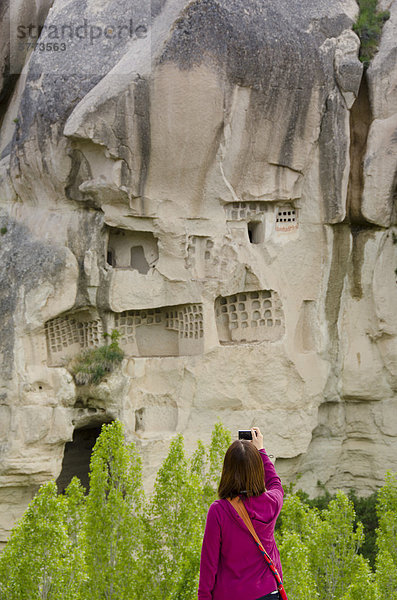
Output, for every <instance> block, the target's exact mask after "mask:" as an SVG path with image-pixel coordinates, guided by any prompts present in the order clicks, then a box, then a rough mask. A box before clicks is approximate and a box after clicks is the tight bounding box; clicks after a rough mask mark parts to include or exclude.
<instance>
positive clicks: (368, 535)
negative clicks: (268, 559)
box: [278, 482, 378, 568]
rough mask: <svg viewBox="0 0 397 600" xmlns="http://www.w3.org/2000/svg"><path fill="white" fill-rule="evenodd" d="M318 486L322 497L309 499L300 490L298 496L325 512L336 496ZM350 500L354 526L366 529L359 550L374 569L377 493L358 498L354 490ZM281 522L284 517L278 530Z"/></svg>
mask: <svg viewBox="0 0 397 600" xmlns="http://www.w3.org/2000/svg"><path fill="white" fill-rule="evenodd" d="M317 485H318V486H319V487H320V488H321V489H322V491H323V493H322V494H321V495H320V496H317V498H312V499H311V498H309V496H308V495H307V494H306V493H305V492H302V490H298V491H297V492H296V495H297V496H298V497H299V498H300V499H301V500H302V501H303V502H304V503H305V504H307V505H308V506H310V507H311V508H317V509H318V510H324V509H326V508H328V505H329V503H330V502H331V500H335V498H336V495H335V494H333V495H332V494H330V493H329V491H328V490H327V489H326V487H325V486H324V484H322V483H321V482H318V483H317ZM293 488H294V486H292V487H291V492H290V493H292V492H293ZM348 498H349V500H351V502H352V503H353V506H354V511H355V514H356V517H355V521H354V526H355V527H356V526H357V524H358V523H362V525H363V528H364V542H363V544H362V546H361V548H360V550H359V553H360V554H362V555H363V557H364V558H366V559H368V560H369V563H370V565H371V567H372V568H373V567H374V565H375V557H376V528H377V527H378V518H377V514H376V501H377V492H374V493H373V494H371V495H370V496H367V497H360V496H357V494H356V492H355V491H354V490H350V491H349V494H348ZM281 520H282V516H281V518H280V519H279V521H278V528H279V527H280V526H281Z"/></svg>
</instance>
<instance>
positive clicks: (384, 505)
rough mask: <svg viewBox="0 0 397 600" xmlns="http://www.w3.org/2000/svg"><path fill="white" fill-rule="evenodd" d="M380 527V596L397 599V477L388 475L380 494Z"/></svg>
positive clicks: (377, 562) (378, 540) (378, 543)
mask: <svg viewBox="0 0 397 600" xmlns="http://www.w3.org/2000/svg"><path fill="white" fill-rule="evenodd" d="M376 509H377V513H378V518H379V527H378V529H377V532H376V533H377V538H376V545H377V547H378V554H377V557H376V581H377V585H378V590H379V596H380V597H382V599H385V600H395V598H397V475H396V474H395V473H394V474H393V473H387V474H386V483H385V485H384V486H383V487H382V488H381V489H380V490H379V492H378V503H377V507H376Z"/></svg>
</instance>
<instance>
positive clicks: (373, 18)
mask: <svg viewBox="0 0 397 600" xmlns="http://www.w3.org/2000/svg"><path fill="white" fill-rule="evenodd" d="M358 4H359V7H360V12H359V15H358V19H357V21H356V23H355V24H354V25H353V30H354V31H355V32H356V33H357V35H358V37H359V38H360V41H361V46H360V54H359V56H360V60H361V62H362V63H364V67H365V68H367V67H368V66H369V63H370V61H371V60H372V58H373V57H374V56H375V54H376V53H377V51H378V45H379V41H380V36H381V33H382V27H383V24H384V23H385V22H386V21H387V20H388V19H389V17H390V13H389V11H387V10H386V11H382V12H378V10H377V0H358Z"/></svg>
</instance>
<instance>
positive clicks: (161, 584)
mask: <svg viewBox="0 0 397 600" xmlns="http://www.w3.org/2000/svg"><path fill="white" fill-rule="evenodd" d="M200 487H201V484H200V479H199V477H198V475H197V474H196V473H194V472H193V471H192V469H191V468H190V466H189V462H188V460H187V458H186V456H185V452H184V447H183V437H182V435H178V436H177V437H176V438H174V440H173V441H172V442H171V446H170V450H169V454H168V456H167V458H166V460H165V461H164V463H163V465H162V466H161V468H160V470H159V472H158V474H157V478H156V483H155V487H154V495H153V498H152V501H151V503H150V505H149V514H148V525H147V531H146V544H145V546H146V561H145V581H146V584H147V585H146V589H145V590H143V593H142V596H141V598H142V599H147V600H152V599H153V600H157V599H158V600H160V599H175V600H176V599H177V598H181V599H182V598H183V599H184V600H190V598H192V599H193V598H194V597H195V589H196V588H197V583H198V570H199V564H200V552H201V541H202V537H203V533H204V531H203V523H202V518H201V517H202V503H201V497H200V496H201V494H200ZM153 565H156V568H155V569H154V568H153Z"/></svg>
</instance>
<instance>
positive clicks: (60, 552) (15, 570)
mask: <svg viewBox="0 0 397 600" xmlns="http://www.w3.org/2000/svg"><path fill="white" fill-rule="evenodd" d="M69 488H70V489H69V490H68V492H67V495H66V497H63V496H58V495H57V488H56V485H55V483H54V482H50V483H47V484H46V485H43V486H42V487H41V488H40V490H39V492H38V494H37V495H36V497H35V498H34V500H33V501H32V502H31V504H30V505H29V507H28V509H27V510H26V512H25V514H24V516H23V518H22V519H21V520H20V522H19V523H18V525H17V526H16V527H15V529H14V531H13V533H12V535H11V538H10V540H9V542H8V544H7V546H6V548H5V550H4V552H3V553H2V555H1V557H0V597H1V599H2V600H21V599H22V598H23V599H26V600H39V599H40V600H58V599H60V598H64V599H65V600H77V599H78V598H79V597H80V596H79V593H80V589H81V585H82V583H83V580H84V578H85V567H84V560H83V554H82V552H81V549H80V548H79V546H78V544H76V539H77V538H78V536H79V527H78V525H77V523H76V520H75V518H76V514H77V513H78V510H79V508H78V507H79V506H81V503H82V502H83V500H82V491H81V488H80V486H79V484H78V483H77V482H76V481H75V482H73V484H71V486H69Z"/></svg>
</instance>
